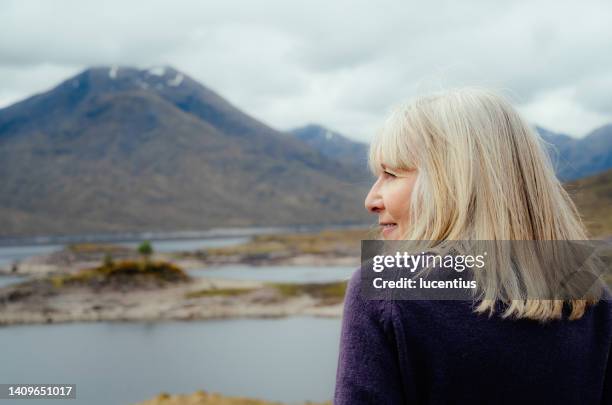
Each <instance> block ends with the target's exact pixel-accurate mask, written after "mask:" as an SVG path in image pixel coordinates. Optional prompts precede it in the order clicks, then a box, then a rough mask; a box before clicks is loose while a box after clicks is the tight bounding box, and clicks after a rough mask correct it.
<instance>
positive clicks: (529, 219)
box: [369, 88, 598, 321]
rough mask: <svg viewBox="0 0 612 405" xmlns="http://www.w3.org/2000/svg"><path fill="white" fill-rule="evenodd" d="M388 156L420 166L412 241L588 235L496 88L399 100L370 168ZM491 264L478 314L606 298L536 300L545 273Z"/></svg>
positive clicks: (550, 313) (535, 311)
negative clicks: (502, 306)
mask: <svg viewBox="0 0 612 405" xmlns="http://www.w3.org/2000/svg"><path fill="white" fill-rule="evenodd" d="M383 163H384V164H385V165H386V166H387V167H390V168H393V169H395V170H400V171H401V170H411V169H417V171H418V176H417V179H416V181H415V183H414V188H413V191H412V197H411V201H410V213H409V226H408V227H407V230H406V232H405V234H404V235H402V239H404V240H412V241H444V240H487V241H491V240H496V241H512V240H536V241H538V240H546V241H548V240H564V241H581V240H586V239H588V236H587V232H586V230H585V227H584V225H583V224H582V221H581V219H580V216H579V214H578V210H577V209H576V206H575V205H574V203H573V201H572V200H571V198H570V197H569V195H568V193H567V192H566V191H565V190H564V188H563V186H562V185H561V183H560V182H559V180H558V179H557V177H556V175H555V172H554V169H553V166H552V164H551V162H550V159H549V157H548V155H547V153H546V151H545V148H544V144H543V141H542V140H541V138H540V137H539V136H538V135H537V134H536V133H535V131H534V130H533V129H532V128H531V127H530V125H528V124H527V122H526V121H525V120H524V119H523V118H522V117H521V116H520V115H519V113H518V112H517V111H516V110H515V109H514V108H513V107H512V105H511V104H510V102H509V101H507V100H506V99H505V98H504V97H502V96H500V95H498V94H496V93H495V92H493V91H490V90H486V89H481V88H460V89H453V90H448V91H444V92H438V93H435V94H432V95H428V96H421V97H417V98H415V99H413V100H411V101H409V102H408V103H406V104H402V105H400V106H399V107H397V108H396V109H395V110H394V111H393V112H392V113H391V115H390V116H389V117H388V119H387V120H386V121H385V123H384V125H383V127H382V128H381V130H380V131H379V132H378V134H377V136H376V137H375V138H374V140H373V142H372V143H371V145H370V153H369V166H370V170H371V171H372V172H373V173H374V174H376V175H378V174H379V173H380V171H381V164H383ZM523 259H524V258H523ZM523 259H521V258H519V259H518V260H519V261H521V260H523ZM519 264H520V263H519ZM487 271H488V274H485V276H486V280H485V279H480V283H479V288H480V295H479V300H478V301H479V302H478V304H477V306H476V308H475V310H476V312H486V311H488V312H489V314H492V313H493V312H494V311H495V302H496V301H499V300H501V301H502V302H505V303H506V304H507V305H506V309H505V311H504V313H503V316H504V317H509V316H512V317H514V318H530V319H537V320H540V321H547V320H550V319H556V318H560V317H561V316H562V310H563V305H564V302H567V303H568V304H569V305H570V308H571V314H570V319H577V318H580V317H581V316H582V315H583V314H584V311H585V308H586V306H587V305H588V304H593V303H595V302H597V300H598V298H588V299H568V300H565V301H564V300H560V299H533V298H532V296H531V297H530V296H529V295H526V294H525V291H528V292H529V291H542V290H545V289H546V286H543V285H542V284H543V283H545V282H546V279H545V277H542V275H538V274H533V272H532V273H529V272H528V270H524V269H523V267H522V266H520V265H519V266H518V270H514V271H505V270H503V269H500V268H495V267H494V266H493V267H491V266H489V267H487ZM504 271H505V272H504ZM501 272H504V273H503V274H502V273H501ZM521 272H523V273H521ZM495 273H496V274H495ZM521 287H524V289H522V288H521ZM517 297H520V298H519V299H517Z"/></svg>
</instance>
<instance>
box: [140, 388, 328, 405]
mask: <svg viewBox="0 0 612 405" xmlns="http://www.w3.org/2000/svg"><path fill="white" fill-rule="evenodd" d="M137 405H283V404H282V403H281V402H272V401H264V400H261V399H255V398H245V397H229V396H225V395H221V394H218V393H210V392H206V391H203V390H199V391H196V392H195V393H193V394H186V395H185V394H177V395H171V394H168V393H166V392H162V393H160V394H158V395H157V397H155V398H153V399H151V400H148V401H144V402H141V403H139V404H137ZM304 405H332V403H331V401H326V402H310V401H306V402H304Z"/></svg>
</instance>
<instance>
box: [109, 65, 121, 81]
mask: <svg viewBox="0 0 612 405" xmlns="http://www.w3.org/2000/svg"><path fill="white" fill-rule="evenodd" d="M118 71H119V68H118V67H117V66H112V67H111V68H110V69H109V70H108V77H110V78H111V79H113V80H115V79H116V78H117V72H118Z"/></svg>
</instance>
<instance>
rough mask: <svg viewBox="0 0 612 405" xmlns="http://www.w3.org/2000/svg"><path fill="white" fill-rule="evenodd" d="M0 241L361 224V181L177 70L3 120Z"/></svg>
mask: <svg viewBox="0 0 612 405" xmlns="http://www.w3.org/2000/svg"><path fill="white" fill-rule="evenodd" d="M0 175H1V176H2V179H3V181H2V183H0V236H26V235H35V234H55V235H62V234H74V233H87V232H114V231H117V232H120V231H148V230H156V231H175V230H201V229H206V228H209V227H218V226H253V225H266V226H267V225H293V224H318V223H330V224H332V223H336V224H343V223H363V222H365V221H366V220H367V219H368V218H367V213H366V212H365V210H364V209H363V197H364V195H365V192H367V187H366V184H365V183H364V181H363V178H362V177H360V176H359V175H357V174H356V173H355V171H354V169H353V168H352V167H349V166H347V165H344V164H343V163H341V162H338V161H336V160H334V159H331V158H329V157H327V156H325V155H324V154H323V153H321V152H320V151H318V150H316V149H314V148H312V147H311V146H309V145H308V144H307V143H305V142H303V141H301V140H299V139H296V138H294V137H292V136H290V135H288V134H284V133H281V132H279V131H277V130H274V129H272V128H270V127H269V126H267V125H265V124H263V123H262V122H260V121H258V120H256V119H254V118H252V117H250V116H249V115H247V114H245V113H243V112H242V111H240V110H238V109H237V108H235V107H234V106H232V105H231V104H230V103H229V102H227V101H226V100H224V99H223V98H222V97H221V96H219V95H218V94H216V93H215V92H213V91H212V90H210V89H208V88H206V87H204V86H202V85H201V84H199V83H198V82H196V81H195V80H193V79H191V78H190V77H189V76H187V75H186V74H184V73H181V72H179V71H177V70H175V69H173V68H170V67H163V68H156V69H145V70H141V69H135V68H129V67H119V68H116V67H97V68H91V69H87V70H85V71H83V72H82V73H80V74H78V75H76V76H74V77H72V78H70V79H68V80H66V81H64V82H63V83H61V84H60V85H58V86H57V87H55V88H54V89H52V90H50V91H48V92H45V93H42V94H38V95H35V96H33V97H30V98H28V99H26V100H23V101H21V102H19V103H16V104H14V105H12V106H9V107H6V108H4V109H1V110H0Z"/></svg>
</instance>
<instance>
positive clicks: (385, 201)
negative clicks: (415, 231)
mask: <svg viewBox="0 0 612 405" xmlns="http://www.w3.org/2000/svg"><path fill="white" fill-rule="evenodd" d="M417 174H418V172H417V171H416V170H410V171H398V170H392V169H390V168H388V167H386V166H385V165H384V164H383V165H382V171H381V172H380V175H379V176H378V179H376V182H375V183H374V185H373V186H372V188H371V189H370V192H369V193H368V195H367V196H366V199H365V207H366V209H367V210H368V211H370V212H371V213H373V214H377V215H378V225H379V226H380V227H381V231H382V236H383V238H384V239H385V240H398V239H401V237H402V235H404V233H405V232H406V229H407V226H408V218H409V214H410V197H411V195H412V189H413V188H414V183H415V181H416V178H417Z"/></svg>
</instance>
